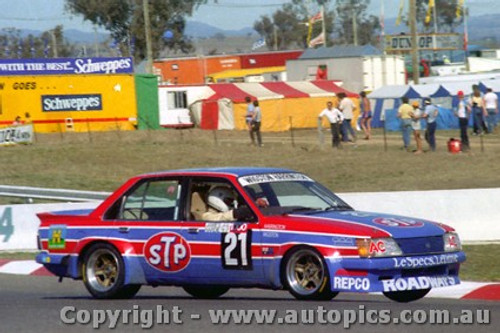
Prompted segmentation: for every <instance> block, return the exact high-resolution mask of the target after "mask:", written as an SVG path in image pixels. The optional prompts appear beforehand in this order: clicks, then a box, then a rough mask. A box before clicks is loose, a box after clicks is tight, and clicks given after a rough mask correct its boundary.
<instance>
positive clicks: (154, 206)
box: [106, 179, 181, 221]
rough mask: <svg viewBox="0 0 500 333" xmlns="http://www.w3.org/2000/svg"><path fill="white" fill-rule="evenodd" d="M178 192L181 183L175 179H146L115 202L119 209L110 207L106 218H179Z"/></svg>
mask: <svg viewBox="0 0 500 333" xmlns="http://www.w3.org/2000/svg"><path fill="white" fill-rule="evenodd" d="M180 194H181V183H180V181H179V180H177V179H174V180H173V179H167V180H165V179H153V180H148V181H145V182H143V183H141V184H140V185H139V186H137V187H136V188H135V189H133V190H132V191H131V192H129V193H127V194H126V195H124V196H123V197H122V198H121V200H119V202H118V203H117V204H119V205H120V207H119V209H110V212H108V213H109V214H106V218H107V219H119V220H133V221H177V220H179V202H180ZM113 211H115V212H116V213H113ZM113 215H115V216H114V217H113Z"/></svg>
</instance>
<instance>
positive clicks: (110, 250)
mask: <svg viewBox="0 0 500 333" xmlns="http://www.w3.org/2000/svg"><path fill="white" fill-rule="evenodd" d="M82 274H83V283H84V284H85V287H86V288H87V290H88V291H89V292H90V294H92V296H94V297H95V298H100V299H104V298H132V297H134V295H135V294H136V293H137V292H138V291H139V289H140V288H141V286H140V285H135V284H132V285H125V284H124V281H125V265H124V263H123V258H122V256H121V255H120V253H119V252H118V251H117V250H116V249H115V248H114V247H113V246H111V245H110V244H103V243H99V244H94V245H92V246H91V247H90V248H89V249H88V251H87V252H86V253H85V256H84V258H83V264H82Z"/></svg>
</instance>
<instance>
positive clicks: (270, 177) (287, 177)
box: [238, 172, 314, 186]
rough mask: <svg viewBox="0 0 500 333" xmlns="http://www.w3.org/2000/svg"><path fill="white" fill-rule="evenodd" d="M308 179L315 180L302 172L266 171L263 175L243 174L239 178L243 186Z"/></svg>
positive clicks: (308, 180) (309, 180) (307, 180)
mask: <svg viewBox="0 0 500 333" xmlns="http://www.w3.org/2000/svg"><path fill="white" fill-rule="evenodd" d="M294 180H295V181H306V182H314V180H312V179H311V178H309V177H307V176H306V175H303V174H301V173H289V172H286V173H266V174H262V175H251V176H243V177H240V178H238V181H239V182H240V184H241V185H242V186H247V185H252V184H261V183H271V182H287V181H294Z"/></svg>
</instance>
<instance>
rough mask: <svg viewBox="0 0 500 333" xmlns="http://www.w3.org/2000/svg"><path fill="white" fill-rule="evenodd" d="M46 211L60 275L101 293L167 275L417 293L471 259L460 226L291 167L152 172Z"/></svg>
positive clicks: (325, 294)
mask: <svg viewBox="0 0 500 333" xmlns="http://www.w3.org/2000/svg"><path fill="white" fill-rule="evenodd" d="M38 217H39V218H40V221H41V224H40V228H39V231H38V244H39V248H40V250H41V251H40V253H39V254H38V255H37V258H36V260H37V262H38V263H41V264H43V265H44V266H45V267H46V268H47V269H48V270H49V271H51V272H52V273H53V274H55V275H56V276H58V277H60V279H62V278H63V277H69V278H73V279H82V280H83V283H84V284H85V286H86V288H87V289H88V291H89V292H90V294H91V295H93V296H94V297H95V298H98V299H106V298H130V297H133V296H134V295H135V294H136V293H137V292H138V291H139V289H140V287H141V286H142V285H151V286H160V285H162V286H180V287H182V288H184V290H185V291H186V292H188V293H189V294H191V295H192V296H194V297H197V298H216V297H219V296H221V295H223V294H224V293H225V292H227V291H228V290H229V289H230V288H239V287H240V288H241V287H243V288H250V287H258V288H267V289H273V290H278V289H287V290H289V291H290V293H291V294H292V295H293V296H295V298H297V299H302V300H315V299H320V300H329V299H332V298H333V297H335V296H336V295H337V294H338V293H339V292H363V293H365V292H382V293H383V294H384V295H385V296H387V297H388V298H390V299H392V300H394V301H398V302H409V301H414V300H417V299H420V298H422V297H424V296H425V295H426V294H427V293H428V292H429V291H430V290H431V288H440V287H446V286H452V285H457V284H459V283H460V280H459V277H458V272H459V267H460V263H462V262H463V261H465V254H464V252H462V248H461V243H460V239H459V236H458V235H457V233H456V232H455V231H454V229H453V228H451V227H449V226H446V225H444V224H440V223H436V222H430V221H424V220H422V219H415V218H409V217H402V216H394V215H388V214H380V213H368V212H360V211H356V210H354V209H353V208H352V207H350V206H349V205H348V204H347V203H345V202H344V201H343V200H341V199H340V198H339V197H338V196H336V195H335V194H333V193H332V192H331V191H330V190H328V189H327V188H325V187H324V186H322V185H321V184H319V183H317V182H316V181H314V180H313V179H312V178H310V177H309V176H307V175H305V174H303V173H299V172H296V171H293V170H287V169H280V168H205V169H189V170H175V171H165V172H157V173H150V174H144V175H140V176H136V177H134V178H132V179H130V180H129V181H127V182H126V183H125V184H124V185H123V186H121V187H120V188H119V189H118V190H116V191H115V192H114V193H113V194H111V195H110V196H109V197H108V198H107V199H106V200H104V201H103V202H102V203H101V204H100V205H99V206H98V207H97V208H96V209H94V210H91V211H63V212H51V213H41V214H38Z"/></svg>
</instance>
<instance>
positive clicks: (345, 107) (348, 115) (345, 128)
mask: <svg viewBox="0 0 500 333" xmlns="http://www.w3.org/2000/svg"><path fill="white" fill-rule="evenodd" d="M337 96H338V98H339V100H340V103H339V110H340V111H342V113H343V114H344V120H343V122H342V128H341V130H342V141H344V142H348V141H349V135H348V133H347V132H349V133H351V136H352V141H353V142H355V141H356V133H355V132H354V129H353V128H352V125H351V121H352V118H353V116H354V110H355V109H356V106H355V105H354V103H353V102H352V100H351V99H350V98H348V97H347V95H346V94H345V93H344V92H341V93H339V94H338V95H337Z"/></svg>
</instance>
